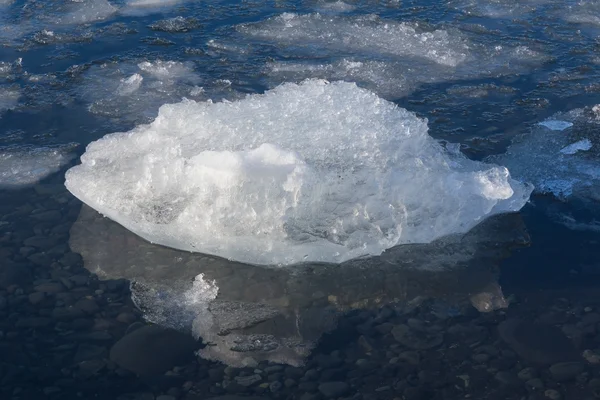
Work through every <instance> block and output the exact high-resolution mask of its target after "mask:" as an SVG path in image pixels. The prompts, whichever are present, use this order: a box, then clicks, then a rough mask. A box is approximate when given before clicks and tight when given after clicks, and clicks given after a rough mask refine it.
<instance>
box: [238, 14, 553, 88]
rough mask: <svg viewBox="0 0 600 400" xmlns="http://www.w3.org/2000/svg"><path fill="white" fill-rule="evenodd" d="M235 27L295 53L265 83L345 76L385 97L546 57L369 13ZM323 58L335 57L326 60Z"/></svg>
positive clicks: (287, 17)
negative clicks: (293, 58) (294, 59)
mask: <svg viewBox="0 0 600 400" xmlns="http://www.w3.org/2000/svg"><path fill="white" fill-rule="evenodd" d="M238 30H239V31H240V32H242V33H243V34H245V35H246V36H248V37H250V38H254V39H261V40H267V41H272V42H276V43H277V44H279V45H283V46H279V47H280V51H282V52H284V53H285V54H286V55H287V56H288V58H291V56H292V57H293V56H297V57H299V58H300V61H293V60H290V61H285V62H275V63H271V64H269V65H267V68H266V72H267V75H268V80H269V85H270V86H275V85H277V84H279V83H281V82H285V81H289V80H295V81H298V80H302V79H305V78H315V77H316V78H323V79H329V80H346V81H352V82H357V83H358V84H359V85H361V86H363V87H366V88H369V89H373V90H375V91H376V92H377V93H378V94H380V95H381V96H384V97H386V98H398V97H400V96H403V95H406V94H408V93H410V92H412V91H413V90H415V89H416V88H417V87H418V86H419V85H420V84H425V83H434V82H442V81H451V80H460V79H473V78H479V77H493V76H500V75H504V74H514V73H517V72H522V71H527V70H529V69H531V68H532V67H533V66H537V65H539V64H541V63H543V62H545V61H546V60H547V59H548V57H547V56H545V55H544V54H542V53H540V52H538V51H535V50H533V49H531V48H529V47H527V46H513V47H511V46H502V45H497V46H493V45H491V44H481V43H476V42H474V41H473V40H472V38H471V36H468V35H466V34H464V33H461V32H460V31H458V30H456V29H452V28H450V29H437V30H433V31H427V30H425V29H423V28H422V27H421V26H419V24H413V23H405V22H397V21H392V20H386V19H381V18H378V17H376V16H372V15H369V16H360V17H356V16H351V17H347V16H326V15H322V14H318V13H314V14H307V15H299V14H291V13H285V14H282V15H279V16H277V17H273V18H270V19H267V20H265V21H262V22H259V23H255V24H245V25H241V26H239V27H238ZM308 50H310V53H309V54H305V53H306V51H308ZM315 54H317V56H315ZM324 56H325V57H329V58H334V59H335V60H336V61H326V62H323V61H322V57H324ZM310 57H321V58H314V60H312V61H311V60H310ZM306 58H309V60H306Z"/></svg>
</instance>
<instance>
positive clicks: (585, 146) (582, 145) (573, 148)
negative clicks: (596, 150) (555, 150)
mask: <svg viewBox="0 0 600 400" xmlns="http://www.w3.org/2000/svg"><path fill="white" fill-rule="evenodd" d="M591 148H592V142H591V141H590V139H583V140H580V141H578V142H575V143H572V144H570V145H568V146H566V147H564V148H563V149H561V151H560V152H561V153H563V154H575V153H577V152H578V151H588V150H589V149H591Z"/></svg>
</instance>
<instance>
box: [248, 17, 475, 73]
mask: <svg viewBox="0 0 600 400" xmlns="http://www.w3.org/2000/svg"><path fill="white" fill-rule="evenodd" d="M238 29H239V30H240V31H241V32H243V33H245V34H248V35H251V36H254V37H262V38H268V39H271V40H273V39H276V40H277V41H279V42H281V43H296V42H312V43H315V44H318V45H320V46H323V47H325V48H329V49H343V50H344V51H352V52H361V53H375V54H388V55H393V56H417V57H422V58H426V59H430V60H431V61H433V62H436V63H438V64H442V65H448V66H456V65H458V64H460V63H461V62H462V61H464V60H465V58H466V57H467V54H468V51H469V47H468V45H467V43H466V42H465V41H464V39H463V38H461V37H457V36H456V35H452V34H451V33H449V32H448V31H445V30H436V31H432V32H421V31H419V30H418V29H417V27H415V26H414V25H413V24H409V23H405V22H396V21H391V20H389V21H386V20H381V19H379V17H377V16H374V15H367V16H363V17H330V16H326V15H321V14H319V13H314V14H307V15H299V14H293V13H283V14H281V15H279V16H277V17H273V18H270V19H268V20H266V21H263V22H261V23H260V24H248V25H241V26H240V27H239V28H238Z"/></svg>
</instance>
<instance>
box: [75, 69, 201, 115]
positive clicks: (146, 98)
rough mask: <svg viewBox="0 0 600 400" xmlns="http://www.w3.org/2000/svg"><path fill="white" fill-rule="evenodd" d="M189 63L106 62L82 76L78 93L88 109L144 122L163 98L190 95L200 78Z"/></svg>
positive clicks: (176, 98) (173, 99) (179, 97)
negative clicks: (87, 104) (87, 105)
mask: <svg viewBox="0 0 600 400" xmlns="http://www.w3.org/2000/svg"><path fill="white" fill-rule="evenodd" d="M193 68H194V67H193V64H189V63H182V62H175V61H162V60H155V61H142V62H140V63H137V64H136V63H106V64H102V65H99V66H93V67H92V68H90V69H89V70H88V71H87V72H86V73H85V74H84V76H83V84H82V86H81V87H80V88H79V89H78V92H79V93H78V94H79V95H80V96H81V97H82V98H83V100H84V101H86V102H87V103H89V109H90V111H91V112H93V113H95V114H99V115H105V116H109V117H111V118H116V119H119V120H126V121H131V122H137V123H140V122H148V121H149V120H150V119H152V118H154V117H155V116H156V112H157V110H158V108H159V107H160V106H161V105H162V104H164V103H166V102H176V101H180V100H181V98H182V97H185V96H188V97H189V96H193V94H191V91H192V90H194V88H196V87H197V86H196V85H197V84H198V83H199V82H200V78H199V77H198V76H197V75H196V74H195V72H194V69H193Z"/></svg>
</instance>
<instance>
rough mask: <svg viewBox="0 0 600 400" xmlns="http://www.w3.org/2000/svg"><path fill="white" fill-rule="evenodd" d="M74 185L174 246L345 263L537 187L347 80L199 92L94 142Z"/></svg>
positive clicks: (468, 223) (473, 216)
mask: <svg viewBox="0 0 600 400" xmlns="http://www.w3.org/2000/svg"><path fill="white" fill-rule="evenodd" d="M81 161H82V164H81V165H79V166H76V167H74V168H72V169H71V170H69V171H68V172H67V176H66V185H67V188H68V189H69V190H70V191H71V192H72V193H73V194H74V195H75V196H77V197H78V198H80V199H81V200H82V201H83V202H85V203H87V204H88V205H90V206H91V207H93V208H95V209H97V210H98V211H99V212H101V213H103V214H104V215H106V216H108V217H110V218H111V219H113V220H115V221H117V222H119V223H120V224H122V225H123V226H125V227H127V228H128V229H130V230H132V231H133V232H135V233H137V234H138V235H140V236H142V237H144V238H146V239H147V240H149V241H151V242H156V243H160V244H163V245H165V246H169V247H175V248H179V249H184V250H190V251H197V252H202V253H208V254H214V255H219V256H222V257H225V258H229V259H234V260H238V261H244V262H249V263H255V264H294V263H299V262H304V261H323V262H341V261H345V260H348V259H352V258H355V257H360V256H364V255H377V254H381V252H382V251H384V250H385V249H388V248H390V247H393V246H395V245H397V244H401V243H415V242H419V243H426V242H430V241H432V240H434V239H436V238H439V237H442V236H445V235H448V234H452V233H461V232H466V231H468V230H469V229H470V228H472V227H473V226H475V225H476V224H477V223H479V222H481V221H482V220H483V219H485V218H486V217H488V216H490V215H493V214H497V213H503V212H510V211H516V210H519V209H520V208H521V207H522V206H523V205H524V204H525V202H526V201H527V199H528V198H529V193H530V191H531V188H530V187H529V186H527V185H524V184H521V183H519V182H516V181H514V180H512V179H511V178H510V175H509V173H508V170H506V169H505V168H503V167H497V166H494V165H489V164H483V163H480V162H475V161H471V160H468V159H466V158H465V157H463V156H462V155H460V154H456V153H448V152H447V151H446V150H445V149H444V148H443V147H442V146H441V145H440V144H439V143H438V142H436V141H435V140H434V139H433V138H431V137H430V136H429V135H428V134H427V122H426V121H424V120H422V119H419V118H417V117H416V116H415V115H414V114H412V113H410V112H408V111H406V110H404V109H401V108H398V107H397V106H395V105H394V104H393V103H390V102H387V101H385V100H383V99H381V98H379V97H378V96H376V95H375V94H373V93H372V92H370V91H367V90H364V89H360V88H358V87H357V86H356V85H355V84H351V83H345V82H334V83H327V82H325V81H322V80H309V81H306V82H304V83H302V84H300V85H296V84H285V85H282V86H280V87H278V88H276V89H274V90H271V91H269V92H267V93H265V94H264V95H251V96H248V97H246V98H245V99H243V100H239V101H235V102H228V101H223V102H218V103H213V102H211V101H208V102H201V103H198V102H195V101H191V100H186V101H183V102H181V103H178V104H170V105H165V106H163V107H161V109H160V112H159V115H158V117H157V118H156V119H155V121H154V122H152V123H151V124H149V125H141V126H138V127H137V128H135V129H134V130H132V131H130V132H125V133H115V134H111V135H107V136H105V137H104V138H102V139H100V140H98V141H96V142H93V143H91V144H90V145H89V146H88V147H87V150H86V153H85V154H84V155H83V156H82V158H81Z"/></svg>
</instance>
